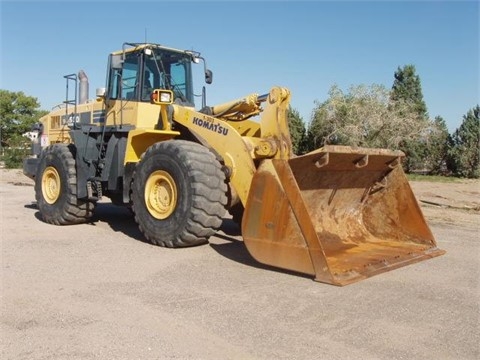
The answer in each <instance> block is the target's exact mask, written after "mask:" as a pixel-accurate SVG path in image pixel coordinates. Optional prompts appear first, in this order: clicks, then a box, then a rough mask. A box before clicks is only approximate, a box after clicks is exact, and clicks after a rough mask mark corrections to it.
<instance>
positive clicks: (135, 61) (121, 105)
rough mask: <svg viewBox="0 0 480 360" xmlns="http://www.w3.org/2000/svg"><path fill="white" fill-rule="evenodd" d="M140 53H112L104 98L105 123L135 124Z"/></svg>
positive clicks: (139, 88) (138, 89) (140, 62)
mask: <svg viewBox="0 0 480 360" xmlns="http://www.w3.org/2000/svg"><path fill="white" fill-rule="evenodd" d="M141 58H142V56H141V54H139V53H135V52H130V53H126V54H125V60H124V61H122V54H112V55H111V56H110V61H109V79H108V90H107V95H106V96H107V98H106V102H105V103H106V125H110V126H111V125H114V126H120V125H133V126H135V125H136V119H137V111H138V102H139V101H140V96H141V94H140V91H141V86H140V84H141V76H140V75H141V65H142V61H141Z"/></svg>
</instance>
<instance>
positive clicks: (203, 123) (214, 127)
mask: <svg viewBox="0 0 480 360" xmlns="http://www.w3.org/2000/svg"><path fill="white" fill-rule="evenodd" d="M193 124H194V125H197V126H200V127H203V128H205V129H208V130H210V131H213V132H216V133H218V134H221V135H227V134H228V129H227V128H226V127H224V126H222V125H220V124H215V123H213V122H210V121H207V120H202V119H199V118H197V117H194V118H193Z"/></svg>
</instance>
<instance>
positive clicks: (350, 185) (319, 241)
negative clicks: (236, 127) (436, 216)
mask: <svg viewBox="0 0 480 360" xmlns="http://www.w3.org/2000/svg"><path fill="white" fill-rule="evenodd" d="M402 157H403V153H402V152H400V151H392V150H386V149H365V148H351V147H345V146H328V147H324V148H322V149H319V150H317V151H314V152H311V153H309V154H307V155H303V156H299V157H296V158H292V159H289V160H281V159H273V160H264V161H263V163H262V164H261V165H260V167H259V169H258V171H257V172H256V174H255V175H254V178H253V181H252V186H251V188H250V192H249V196H248V200H247V205H246V207H245V212H244V216H243V222H242V234H243V238H244V242H245V245H246V247H247V249H248V251H249V252H250V254H251V255H252V256H253V257H254V258H255V259H256V260H257V261H259V262H261V263H264V264H268V265H272V266H275V267H279V268H283V269H288V270H292V271H297V272H301V273H305V274H310V275H313V276H315V280H317V281H320V282H325V283H329V284H334V285H347V284H349V283H352V282H356V281H359V280H362V279H364V278H367V277H370V276H373V275H376V274H379V273H382V272H386V271H390V270H393V269H395V268H399V267H402V266H405V265H408V264H412V263H415V262H418V261H422V260H426V259H429V258H432V257H435V256H439V255H442V254H444V253H445V251H443V250H440V249H438V248H437V247H436V243H435V239H434V237H433V235H432V232H431V231H430V229H429V227H428V225H427V223H426V221H425V218H424V216H423V214H422V212H421V210H420V207H419V205H418V202H417V200H416V199H415V196H414V194H413V192H412V190H411V188H410V185H409V183H408V180H407V178H406V176H405V174H404V172H403V170H402V167H401V158H402Z"/></svg>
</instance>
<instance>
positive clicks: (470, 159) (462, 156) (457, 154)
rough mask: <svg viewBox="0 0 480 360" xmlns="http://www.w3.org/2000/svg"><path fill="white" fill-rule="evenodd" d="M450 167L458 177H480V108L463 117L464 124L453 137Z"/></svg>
mask: <svg viewBox="0 0 480 360" xmlns="http://www.w3.org/2000/svg"><path fill="white" fill-rule="evenodd" d="M449 167H450V168H451V169H452V171H453V173H454V174H455V175H457V176H461V177H467V178H479V177H480V106H479V105H477V106H476V107H474V108H473V109H471V110H469V111H468V113H467V114H466V115H464V116H463V122H462V124H461V125H460V127H459V128H458V129H457V130H455V132H454V133H453V135H452V148H451V149H450V151H449Z"/></svg>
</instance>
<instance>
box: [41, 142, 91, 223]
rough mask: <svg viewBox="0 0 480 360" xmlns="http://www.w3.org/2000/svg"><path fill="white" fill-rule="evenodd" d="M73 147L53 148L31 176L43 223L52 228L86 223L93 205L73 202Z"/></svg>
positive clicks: (74, 172) (74, 192) (74, 189)
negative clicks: (53, 226) (52, 226)
mask: <svg viewBox="0 0 480 360" xmlns="http://www.w3.org/2000/svg"><path fill="white" fill-rule="evenodd" d="M74 151H75V148H74V146H73V145H71V144H70V145H66V144H54V145H50V146H48V147H46V148H45V149H44V150H43V152H42V154H41V157H40V162H39V165H38V169H37V173H36V176H35V198H36V200H37V206H38V209H39V210H40V214H41V216H42V218H43V220H44V221H45V222H47V223H49V224H54V225H71V224H80V223H84V222H86V221H88V220H89V219H90V218H91V217H92V215H93V210H94V208H95V203H93V202H91V201H88V200H80V199H78V198H77V171H76V168H75V158H74V155H73V152H74Z"/></svg>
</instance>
